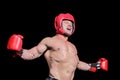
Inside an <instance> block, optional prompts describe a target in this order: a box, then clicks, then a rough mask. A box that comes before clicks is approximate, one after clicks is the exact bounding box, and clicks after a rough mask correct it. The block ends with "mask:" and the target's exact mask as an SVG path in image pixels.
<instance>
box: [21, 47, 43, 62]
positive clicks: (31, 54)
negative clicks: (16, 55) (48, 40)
mask: <svg viewBox="0 0 120 80" xmlns="http://www.w3.org/2000/svg"><path fill="white" fill-rule="evenodd" d="M20 54H21V58H22V59H24V60H33V59H35V58H38V57H39V56H41V55H42V54H41V53H39V52H38V50H37V49H36V48H35V47H34V48H32V49H29V50H27V49H22V51H21V52H20Z"/></svg>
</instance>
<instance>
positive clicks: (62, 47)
mask: <svg viewBox="0 0 120 80" xmlns="http://www.w3.org/2000/svg"><path fill="white" fill-rule="evenodd" d="M46 54H48V55H47V58H48V59H49V60H51V61H56V62H59V63H61V62H62V63H70V64H71V63H72V64H77V61H78V58H77V50H76V47H75V46H74V45H73V44H71V43H70V42H59V43H55V44H53V50H50V51H48V52H47V53H46Z"/></svg>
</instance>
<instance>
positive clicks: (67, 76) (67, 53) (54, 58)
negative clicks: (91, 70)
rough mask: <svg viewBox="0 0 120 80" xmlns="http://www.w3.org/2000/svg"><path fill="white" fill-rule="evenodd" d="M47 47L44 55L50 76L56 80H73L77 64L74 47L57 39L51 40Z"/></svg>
mask: <svg viewBox="0 0 120 80" xmlns="http://www.w3.org/2000/svg"><path fill="white" fill-rule="evenodd" d="M47 46H49V49H48V50H47V52H46V53H45V58H46V60H47V62H48V66H49V68H50V76H52V77H55V78H57V79H58V80H73V77H74V72H75V69H76V66H77V64H78V57H77V50H76V48H75V46H74V45H73V44H71V43H70V42H68V41H64V40H62V39H58V38H52V40H50V41H49V43H48V44H47Z"/></svg>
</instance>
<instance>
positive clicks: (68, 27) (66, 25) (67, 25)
mask: <svg viewBox="0 0 120 80" xmlns="http://www.w3.org/2000/svg"><path fill="white" fill-rule="evenodd" d="M62 28H63V30H64V33H65V35H67V36H70V35H72V33H73V23H72V21H70V20H63V21H62Z"/></svg>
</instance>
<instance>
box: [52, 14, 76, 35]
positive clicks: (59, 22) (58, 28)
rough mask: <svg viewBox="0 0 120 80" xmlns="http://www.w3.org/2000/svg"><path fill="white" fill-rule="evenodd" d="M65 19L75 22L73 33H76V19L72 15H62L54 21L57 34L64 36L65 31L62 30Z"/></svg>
mask: <svg viewBox="0 0 120 80" xmlns="http://www.w3.org/2000/svg"><path fill="white" fill-rule="evenodd" d="M64 19H67V20H70V21H72V22H73V27H74V28H73V32H74V31H75V20H74V17H73V16H72V15H71V14H70V13H60V14H59V15H58V16H56V17H55V21H54V27H55V29H56V32H57V33H59V34H64V31H63V29H62V21H63V20H64Z"/></svg>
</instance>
